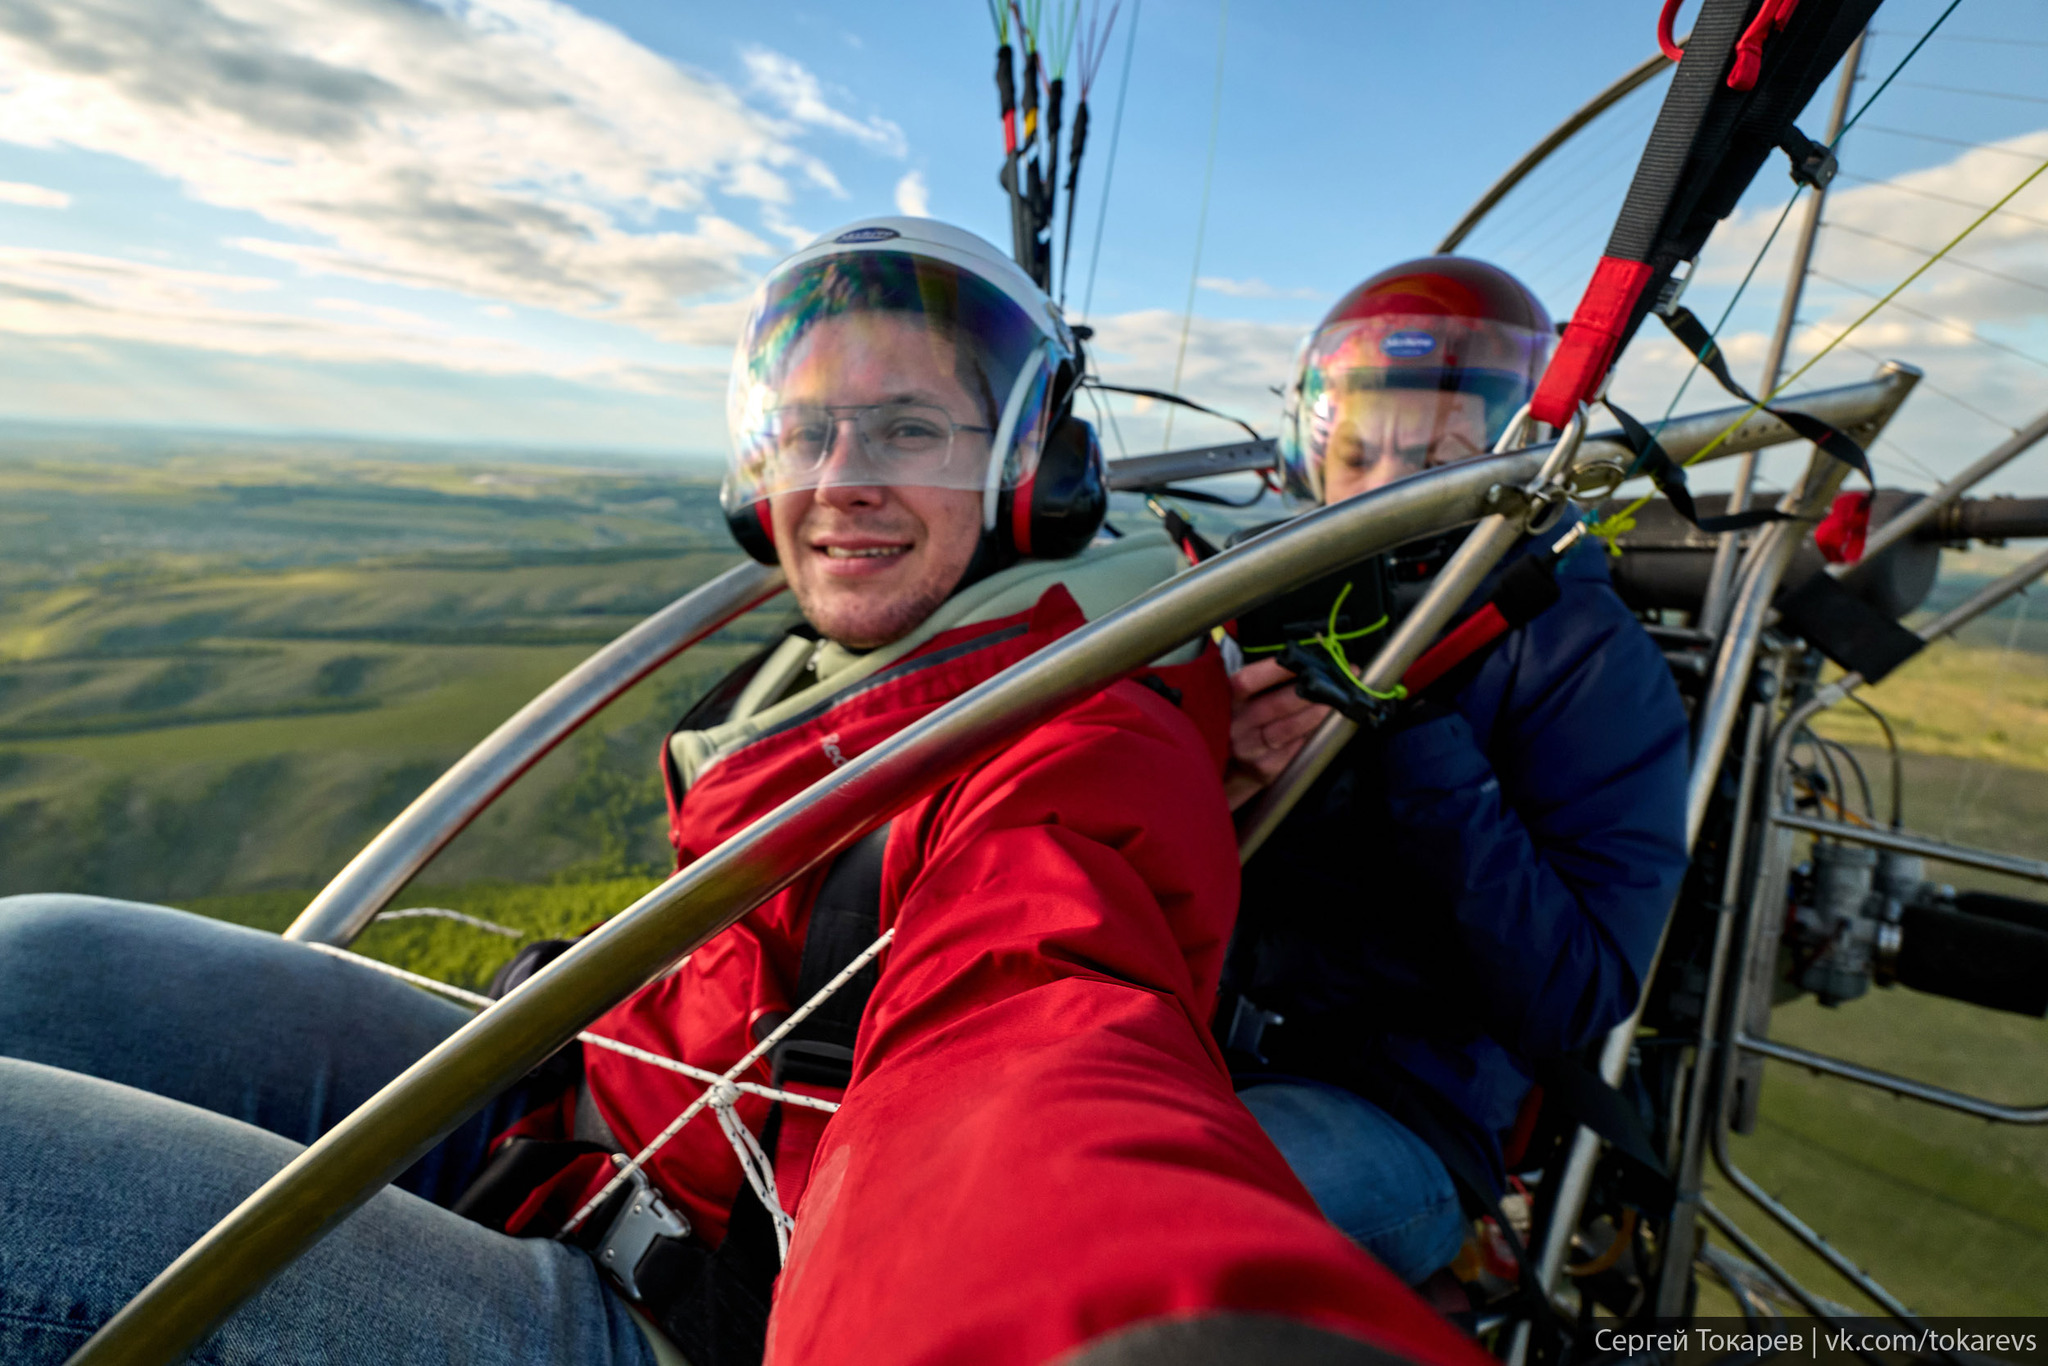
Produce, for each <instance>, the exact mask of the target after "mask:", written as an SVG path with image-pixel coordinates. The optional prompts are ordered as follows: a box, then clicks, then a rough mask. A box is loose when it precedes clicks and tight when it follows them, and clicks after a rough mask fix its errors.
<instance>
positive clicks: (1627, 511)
mask: <svg viewBox="0 0 2048 1366" xmlns="http://www.w3.org/2000/svg"><path fill="white" fill-rule="evenodd" d="M1949 8H1950V9H1954V8H1955V7H1954V6H1953V5H1951V6H1950V7H1949ZM1865 107H1866V108H1867V107H1868V106H1867V105H1866V106H1865ZM2043 171H2048V161H2044V162H2042V163H2041V164H2040V165H2039V166H2036V167H2035V168H2034V169H2033V170H2031V171H2029V172H2028V173H2027V174H2026V176H2025V177H2023V178H2022V179H2021V180H2020V183H2019V184H2017V185H2015V186H2013V187H2012V188H2011V189H2010V190H2007V191H2006V192H2005V194H2004V196H2003V197H2001V198H2000V199H1999V201H1998V202H1997V203H1996V204H1993V205H1992V206H1991V207H1990V208H1988V209H1986V210H1984V212H1983V213H1981V214H1979V215H1978V216H1977V217H1976V218H1975V219H1973V220H1972V221H1971V223H1970V225H1969V226H1968V227H1966V228H1964V229H1963V230H1962V231H1961V232H1959V233H1957V234H1956V235H1955V236H1954V237H1951V238H1950V239H1949V240H1948V241H1947V242H1946V243H1945V244H1943V246H1942V248H1941V250H1940V251H1938V252H1936V253H1935V254H1934V255H1932V256H1930V257H1928V258H1927V259H1926V260H1925V261H1922V262H1921V263H1920V264H1919V265H1918V266H1916V267H1914V269H1913V272H1912V273H1911V274H1910V275H1908V276H1907V277H1906V278H1905V279H1903V280H1901V281H1899V282H1898V283H1897V284H1896V285H1893V286H1892V287H1891V289H1890V290H1889V291H1888V292H1886V294H1885V295H1884V297H1883V298H1881V299H1879V300H1878V301H1877V302H1876V303H1874V304H1872V305H1871V306H1870V307H1869V308H1867V309H1865V310H1863V312H1862V314H1861V315H1860V316H1859V317H1857V319H1856V320H1855V321H1854V322H1852V323H1850V324H1849V325H1848V326H1847V327H1845V328H1843V329H1842V330H1841V331H1840V332H1838V333H1836V334H1835V336H1834V337H1833V338H1832V339H1831V340H1830V341H1829V342H1828V343H1827V345H1825V346H1823V347H1821V349H1820V350H1818V351H1816V352H1814V353H1813V355H1812V356H1810V357H1808V358H1807V360H1806V363H1805V364H1803V365H1801V366H1800V367H1799V368H1798V369H1797V370H1794V371H1793V372H1792V373H1791V374H1789V375H1787V376H1785V378H1784V379H1783V380H1781V381H1779V383H1778V384H1777V386H1776V387H1775V388H1773V389H1772V390H1771V391H1770V392H1769V393H1767V394H1765V395H1764V396H1763V397H1762V398H1760V399H1758V400H1757V401H1756V402H1754V403H1752V404H1750V405H1749V407H1747V408H1745V409H1744V410H1743V412H1742V415H1741V416H1740V417H1738V418H1736V419H1735V420H1734V421H1733V422H1731V423H1729V424H1728V425H1727V426H1726V427H1725V428H1723V429H1722V431H1721V434H1720V435H1719V436H1716V437H1715V438H1714V439H1713V440H1712V441H1709V442H1708V443H1707V444H1706V445H1704V446H1702V447H1700V449H1699V450H1698V452H1696V453H1695V454H1694V455H1692V456H1690V457H1689V458H1688V459H1687V460H1686V462H1685V463H1686V464H1687V465H1696V464H1698V463H1699V462H1700V461H1702V460H1704V459H1706V458H1707V457H1708V456H1709V455H1712V454H1713V453H1714V452H1715V451H1717V450H1719V449H1720V448H1721V445H1722V443H1723V442H1725V441H1727V440H1728V438H1729V437H1731V436H1733V435H1735V433H1736V432H1737V431H1739V430H1741V427H1742V424H1743V423H1745V422H1747V421H1749V419H1750V418H1752V417H1754V416H1755V415H1756V414H1757V413H1759V412H1762V411H1763V409H1764V407H1765V406H1766V405H1767V404H1769V403H1770V402H1771V401H1772V400H1773V399H1775V398H1777V397H1778V395H1780V394H1782V393H1784V392H1785V390H1787V389H1788V388H1790V387H1791V386H1792V385H1794V384H1796V383H1797V382H1798V381H1799V380H1800V379H1801V378H1802V377H1803V376H1804V375H1805V374H1806V372H1807V371H1809V370H1811V369H1813V367H1814V366H1816V365H1818V364H1820V362H1821V361H1822V360H1823V359H1824V358H1825V357H1826V356H1827V355H1828V354H1829V353H1830V352H1832V351H1833V350H1834V349H1835V348H1836V347H1837V346H1840V345H1841V344H1842V343H1843V342H1844V341H1845V340H1847V339H1848V337H1849V336H1850V334H1851V333H1853V332H1855V331H1856V329H1857V328H1859V327H1861V326H1863V324H1865V323H1867V322H1869V321H1870V320H1871V318H1873V317H1875V316H1876V315H1877V312H1878V310H1880V309H1882V308H1883V307H1884V306H1885V305H1887V304H1889V303H1891V302H1892V301H1893V300H1894V299H1896V298H1897V297H1898V296H1899V294H1900V293H1901V292H1902V291H1904V290H1905V288H1906V287H1907V286H1908V285H1910V284H1912V283H1913V282H1914V281H1915V280H1917V279H1919V278H1920V277H1921V276H1922V275H1925V274H1926V273H1927V272H1928V271H1929V270H1930V269H1932V268H1933V266H1934V263H1935V262H1936V261H1939V260H1940V259H1941V258H1942V257H1944V256H1946V255H1948V254H1949V252H1951V251H1953V250H1954V249H1955V248H1956V247H1957V246H1959V245H1960V244H1961V243H1962V242H1963V240H1964V239H1965V238H1967V237H1968V236H1969V235H1970V234H1971V233H1973V232H1975V231H1976V230H1977V229H1978V228H1980V227H1982V226H1984V224H1985V223H1987V222H1988V221H1990V219H1991V216H1992V215H1993V214H1995V213H1997V212H1998V211H1999V210H2001V209H2003V208H2004V207H2005V206H2006V205H2007V204H2008V203H2010V202H2011V201H2012V199H2013V197H2014V196H2015V195H2017V194H2019V193H2020V192H2021V191H2022V190H2024V189H2026V188H2027V187H2028V186H2029V185H2031V184H2033V183H2034V182H2035V181H2036V180H2038V179H2039V178H2040V176H2041V173H2042V172H2043ZM1653 496H1654V495H1652V494H1644V495H1643V496H1642V497H1640V498H1638V499H1636V500H1635V501H1634V502H1633V503H1630V504H1629V505H1628V506H1627V507H1625V508H1622V509H1621V510H1620V511H1619V512H1617V513H1615V514H1613V515H1612V516H1610V517H1605V518H1602V519H1601V522H1600V526H1599V527H1598V528H1594V534H1595V535H1600V534H1603V529H1605V532H1604V534H1609V535H1611V534H1613V533H1614V532H1618V531H1619V530H1620V529H1621V523H1622V521H1623V520H1624V519H1627V518H1630V517H1633V516H1634V515H1635V513H1637V512H1638V511H1640V510H1641V509H1642V508H1643V507H1644V506H1645V505H1646V504H1647V503H1649V501H1650V499H1651V498H1652V497H1653Z"/></svg>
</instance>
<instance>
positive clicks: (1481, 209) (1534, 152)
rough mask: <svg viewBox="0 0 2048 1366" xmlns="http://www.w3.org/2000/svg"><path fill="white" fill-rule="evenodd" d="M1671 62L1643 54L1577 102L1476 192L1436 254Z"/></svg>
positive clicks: (1455, 244)
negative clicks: (1614, 78) (1502, 172)
mask: <svg viewBox="0 0 2048 1366" xmlns="http://www.w3.org/2000/svg"><path fill="white" fill-rule="evenodd" d="M1670 65H1672V62H1671V59H1670V58H1669V57H1666V56H1665V55H1664V54H1663V53H1662V52H1659V53H1657V54H1655V55H1654V56H1651V57H1646V58H1644V59H1643V60H1642V61H1641V62H1639V63H1637V64H1636V65H1635V66H1633V67H1631V68H1630V69H1629V72H1628V74H1627V75H1625V76H1623V77H1622V78H1621V79H1620V80H1618V81H1616V82H1615V83H1614V84H1613V85H1610V86H1608V87H1607V88H1606V89H1605V90H1603V91H1601V92H1600V93H1599V94H1597V95H1595V96H1594V97H1593V98H1592V99H1590V100H1587V101H1586V102H1585V103H1584V104H1582V105H1580V106H1579V108H1578V109H1577V110H1576V111H1575V112H1574V113H1573V114H1572V116H1571V117H1570V118H1568V119H1566V120H1565V121H1564V122H1563V123H1560V124H1559V125H1558V126H1557V127H1555V128H1553V129H1552V130H1551V131H1550V133H1549V134H1548V135H1547V136H1546V137H1545V138H1544V139H1543V141H1541V142H1539V143H1537V144H1536V145H1535V146H1534V147H1531V148H1530V149H1529V150H1528V151H1527V152H1525V153H1523V154H1522V159H1521V160H1520V161H1517V162H1516V163H1515V164H1514V165H1512V166H1510V167H1508V169H1507V173H1506V174H1505V175H1503V176H1501V178H1500V179H1499V180H1496V181H1494V182H1493V184H1492V185H1490V186H1489V187H1487V191H1486V193H1485V194H1483V195H1481V196H1479V201H1478V202H1477V203H1475V204H1474V205H1473V206H1472V207H1471V208H1469V209H1467V210H1465V216H1464V217H1462V218H1460V219H1459V220H1458V222H1457V225H1456V226H1455V227H1453V228H1452V229H1451V230H1450V231H1449V232H1447V233H1445V234H1444V240H1443V241H1441V242H1439V243H1437V244H1436V254H1437V255H1439V256H1442V255H1445V254H1446V253H1449V252H1453V251H1456V250H1457V249H1458V244H1459V243H1460V242H1463V241H1464V240H1465V239H1466V238H1467V237H1468V236H1470V235H1471V233H1472V230H1473V229H1474V228H1476V227H1478V226H1479V223H1480V220H1481V219H1483V218H1485V217H1486V215H1487V214H1489V213H1492V212H1493V209H1494V206H1495V205H1497V204H1499V203H1500V202H1501V200H1503V199H1506V198H1507V197H1508V194H1509V192H1510V191H1512V190H1513V189H1514V188H1515V186H1517V185H1519V184H1521V183H1522V182H1523V181H1524V180H1526V179H1528V177H1529V174H1530V172H1532V171H1534V170H1535V169H1536V168H1537V167H1538V166H1541V165H1542V164H1543V163H1544V162H1545V161H1546V160H1548V159H1549V157H1550V154H1551V153H1552V152H1555V151H1556V150H1557V149H1558V148H1560V147H1562V146H1564V145H1565V144H1566V143H1567V142H1570V141H1571V140H1572V139H1573V138H1574V137H1576V136H1577V135H1578V133H1579V131H1580V130H1581V129H1583V128H1584V127H1585V126H1586V125H1587V124H1589V123H1591V122H1592V121H1593V120H1594V119H1597V118H1599V117H1600V116H1601V115H1602V114H1604V113H1606V112H1607V111H1608V110H1609V109H1611V108H1613V107H1614V106H1615V105H1616V104H1619V103H1620V102H1621V101H1622V100H1623V99H1625V98H1627V97H1628V96H1630V95H1632V94H1634V93H1635V92H1636V90H1637V89H1639V88H1640V87H1641V86H1643V85H1644V84H1645V83H1647V82H1648V81H1649V80H1650V78H1651V77H1653V76H1655V75H1656V74H1657V73H1658V72H1660V71H1662V70H1663V69H1664V68H1665V67H1667V66H1670Z"/></svg>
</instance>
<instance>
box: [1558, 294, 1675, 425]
mask: <svg viewBox="0 0 2048 1366" xmlns="http://www.w3.org/2000/svg"><path fill="white" fill-rule="evenodd" d="M1653 273H1654V272H1652V270H1651V269H1650V267H1649V265H1648V264H1646V263H1645V262H1642V261H1624V260H1621V259H1620V258H1618V257H1614V256H1603V257H1601V258H1600V264H1599V265H1598V266H1597V267H1595V268H1594V271H1593V279H1592V281H1591V282H1590V283H1588V284H1587V286H1586V295H1585V297H1584V298H1582V299H1580V300H1579V307H1578V311H1577V312H1575V313H1573V314H1572V320H1571V323H1570V325H1569V326H1567V327H1566V328H1565V332H1564V340H1563V341H1561V342H1559V343H1558V346H1557V354H1556V355H1555V356H1553V357H1552V358H1551V361H1550V368H1549V369H1547V370H1545V371H1544V372H1543V382H1542V383H1541V384H1539V385H1538V386H1537V388H1536V397H1535V398H1534V399H1532V400H1531V401H1530V412H1531V413H1532V414H1533V415H1534V417H1535V419H1536V420H1537V421H1538V422H1547V423H1549V424H1550V425H1551V426H1553V427H1562V426H1564V424H1565V423H1567V422H1569V421H1571V418H1572V414H1574V413H1576V412H1577V411H1578V409H1579V405H1580V404H1581V403H1584V402H1585V401H1586V400H1588V399H1590V398H1592V396H1593V395H1594V394H1595V393H1597V392H1598V391H1599V388H1600V382H1601V381H1602V380H1604V379H1606V378H1607V371H1608V369H1609V367H1611V366H1612V365H1613V364H1614V353H1615V352H1616V351H1617V350H1619V349H1620V346H1621V339H1622V336H1623V334H1624V333H1626V331H1627V330H1628V324H1629V319H1630V318H1632V317H1634V316H1635V310H1636V301H1637V300H1638V299H1640V298H1641V297H1642V293H1643V290H1644V288H1645V287H1647V286H1648V285H1649V283H1650V277H1651V275H1652V274H1653Z"/></svg>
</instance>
